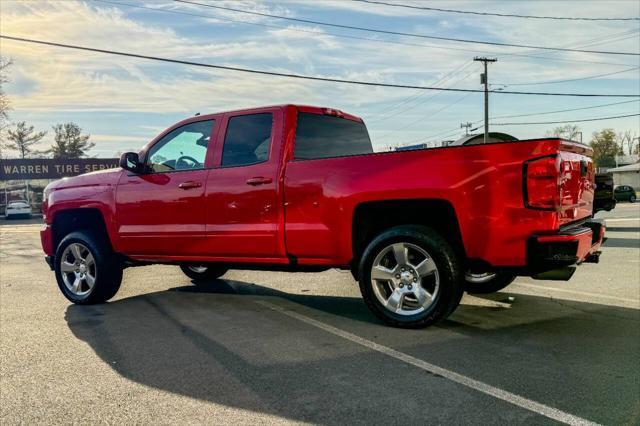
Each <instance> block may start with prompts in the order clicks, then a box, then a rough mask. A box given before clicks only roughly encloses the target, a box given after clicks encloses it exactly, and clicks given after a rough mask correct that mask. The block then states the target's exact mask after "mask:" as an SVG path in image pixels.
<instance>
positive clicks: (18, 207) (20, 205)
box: [4, 200, 32, 219]
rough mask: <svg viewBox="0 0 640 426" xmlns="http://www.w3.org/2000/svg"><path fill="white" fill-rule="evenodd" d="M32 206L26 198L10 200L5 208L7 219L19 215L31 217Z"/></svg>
mask: <svg viewBox="0 0 640 426" xmlns="http://www.w3.org/2000/svg"><path fill="white" fill-rule="evenodd" d="M31 213H32V212H31V206H29V203H28V202H26V201H24V200H17V201H9V204H7V207H6V209H5V213H4V217H5V219H14V218H17V217H31Z"/></svg>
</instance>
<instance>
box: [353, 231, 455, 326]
mask: <svg viewBox="0 0 640 426" xmlns="http://www.w3.org/2000/svg"><path fill="white" fill-rule="evenodd" d="M359 277H360V280H359V281H360V291H361V293H362V297H363V298H364V301H365V303H366V304H367V306H368V307H369V309H370V310H371V311H372V312H373V313H374V314H375V315H376V316H377V317H378V318H380V319H381V320H383V321H384V322H386V323H387V324H390V325H392V326H396V327H405V328H421V327H427V326H429V325H431V324H434V323H436V322H438V321H440V320H442V319H444V318H446V317H447V316H448V315H449V314H451V313H452V312H453V311H454V310H455V308H456V307H457V306H458V304H459V303H460V298H461V297H462V292H463V289H462V278H461V277H462V274H461V266H460V261H459V259H458V257H457V256H456V253H455V251H454V250H453V248H452V247H451V245H450V244H449V243H448V242H447V240H445V239H444V238H443V237H442V236H441V235H440V234H438V233H437V232H436V231H434V230H432V229H431V228H428V227H424V226H415V225H405V226H398V227H394V228H391V229H389V230H387V231H384V232H383V233H382V234H380V235H379V236H378V237H377V238H375V239H374V240H373V241H372V242H371V243H370V244H369V246H368V247H367V248H366V249H365V251H364V254H363V255H362V258H361V261H360V269H359Z"/></svg>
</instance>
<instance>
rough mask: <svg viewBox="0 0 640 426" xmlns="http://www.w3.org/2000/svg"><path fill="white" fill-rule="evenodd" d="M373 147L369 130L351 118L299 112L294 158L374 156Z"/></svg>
mask: <svg viewBox="0 0 640 426" xmlns="http://www.w3.org/2000/svg"><path fill="white" fill-rule="evenodd" d="M373 152H374V151H373V146H372V144H371V139H370V138H369V133H368V132H367V127H366V126H365V125H364V123H363V122H361V121H355V120H350V119H348V118H343V117H338V116H333V115H322V114H314V113H308V112H298V124H297V128H296V141H295V148H294V158H295V159H296V160H314V159H319V158H334V157H347V156H351V155H364V154H372V153H373Z"/></svg>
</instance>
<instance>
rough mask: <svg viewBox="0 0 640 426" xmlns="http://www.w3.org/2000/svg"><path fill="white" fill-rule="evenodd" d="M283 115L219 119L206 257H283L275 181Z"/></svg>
mask: <svg viewBox="0 0 640 426" xmlns="http://www.w3.org/2000/svg"><path fill="white" fill-rule="evenodd" d="M283 115H284V113H283V111H282V110H281V109H274V108H264V109H257V110H252V111H250V112H241V113H237V114H234V113H231V114H228V115H226V116H225V118H224V120H223V123H222V127H221V132H222V135H221V136H220V140H221V141H223V143H222V144H219V146H218V147H217V148H216V155H215V157H214V163H215V164H216V165H217V167H214V168H213V169H211V171H210V173H209V176H208V178H207V186H206V187H207V189H206V203H207V207H206V216H207V217H206V229H205V232H206V238H207V252H208V255H211V256H218V257H233V258H236V259H237V258H245V260H247V261H250V258H261V259H265V258H270V259H277V258H280V259H286V256H285V250H284V236H283V232H282V229H283V225H282V223H283V218H282V207H281V206H282V201H281V193H280V189H279V188H280V185H279V182H278V170H279V168H280V159H281V149H282V142H281V141H282V137H283V130H282V127H283V126H282V120H283ZM238 260H241V259H238Z"/></svg>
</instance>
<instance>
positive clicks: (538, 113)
mask: <svg viewBox="0 0 640 426" xmlns="http://www.w3.org/2000/svg"><path fill="white" fill-rule="evenodd" d="M632 102H640V99H635V100H632V101H622V102H613V103H608V104H600V105H593V106H589V107H582V108H569V109H560V110H555V111H545V112H534V113H530V114H515V115H499V116H495V117H492V118H493V119H494V120H495V119H500V118H516V117H530V116H534V115H546V114H557V113H560V112H571V111H581V110H586V109H595V108H603V107H608V106H614V105H622V104H628V103H632ZM483 121H484V120H482V119H480V120H476V121H473V122H471V124H472V125H474V126H475V125H477V124H479V123H482V122H483ZM575 121H576V120H573V121H570V122H575ZM492 125H494V124H492ZM495 125H498V126H500V125H502V124H500V123H498V124H495ZM459 131H460V130H459V129H458V128H456V129H455V130H451V129H447V130H443V131H440V132H437V133H433V134H431V135H428V136H421V137H420V138H418V139H412V140H410V141H405V142H403V143H402V145H410V144H412V143H416V142H420V141H424V140H427V139H431V138H434V137H437V136H440V135H445V133H446V135H445V136H443V137H448V136H449V135H450V134H454V133H456V132H459Z"/></svg>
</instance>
